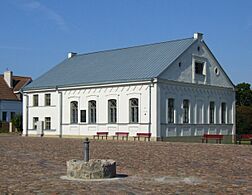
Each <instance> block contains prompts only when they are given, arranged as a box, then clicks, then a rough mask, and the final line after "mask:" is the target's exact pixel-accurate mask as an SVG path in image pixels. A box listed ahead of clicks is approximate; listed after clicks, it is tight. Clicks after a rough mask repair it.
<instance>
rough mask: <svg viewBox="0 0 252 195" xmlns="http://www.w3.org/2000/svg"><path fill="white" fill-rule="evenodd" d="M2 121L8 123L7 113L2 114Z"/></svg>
mask: <svg viewBox="0 0 252 195" xmlns="http://www.w3.org/2000/svg"><path fill="white" fill-rule="evenodd" d="M2 121H4V122H5V121H7V112H2Z"/></svg>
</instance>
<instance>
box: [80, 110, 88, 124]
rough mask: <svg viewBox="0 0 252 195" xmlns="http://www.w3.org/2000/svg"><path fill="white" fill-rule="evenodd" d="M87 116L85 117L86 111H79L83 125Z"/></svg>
mask: <svg viewBox="0 0 252 195" xmlns="http://www.w3.org/2000/svg"><path fill="white" fill-rule="evenodd" d="M86 118H87V116H86V110H81V122H82V123H85V122H87V119H86Z"/></svg>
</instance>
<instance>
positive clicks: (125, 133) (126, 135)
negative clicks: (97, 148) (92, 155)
mask: <svg viewBox="0 0 252 195" xmlns="http://www.w3.org/2000/svg"><path fill="white" fill-rule="evenodd" d="M119 137H122V140H123V139H124V138H125V139H126V140H128V137H129V132H116V133H115V135H114V136H113V139H114V138H117V140H118V139H119Z"/></svg>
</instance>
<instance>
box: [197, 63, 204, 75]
mask: <svg viewBox="0 0 252 195" xmlns="http://www.w3.org/2000/svg"><path fill="white" fill-rule="evenodd" d="M203 68H204V63H203V62H195V73H196V74H203Z"/></svg>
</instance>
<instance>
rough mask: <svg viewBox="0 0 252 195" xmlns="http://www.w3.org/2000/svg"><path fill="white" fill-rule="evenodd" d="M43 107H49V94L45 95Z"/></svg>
mask: <svg viewBox="0 0 252 195" xmlns="http://www.w3.org/2000/svg"><path fill="white" fill-rule="evenodd" d="M45 106H51V94H45Z"/></svg>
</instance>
